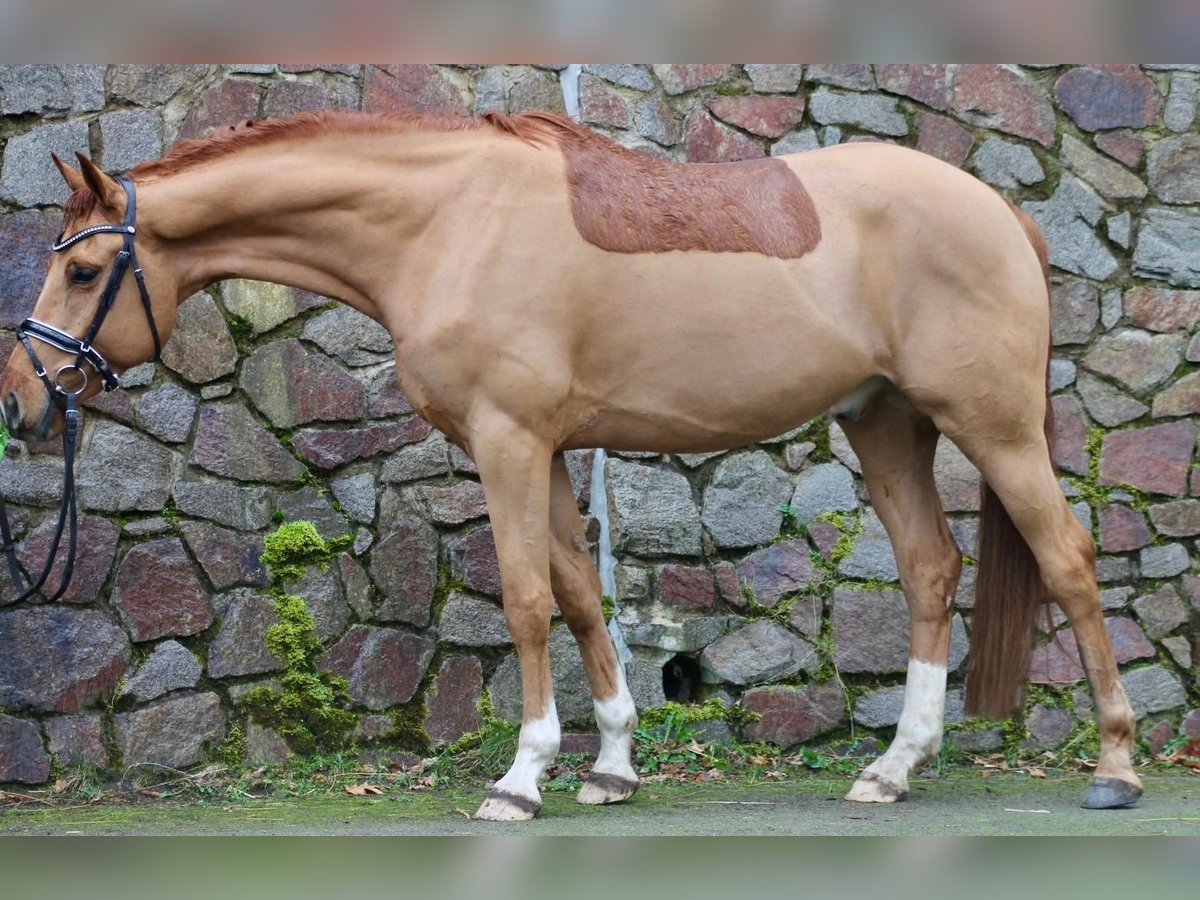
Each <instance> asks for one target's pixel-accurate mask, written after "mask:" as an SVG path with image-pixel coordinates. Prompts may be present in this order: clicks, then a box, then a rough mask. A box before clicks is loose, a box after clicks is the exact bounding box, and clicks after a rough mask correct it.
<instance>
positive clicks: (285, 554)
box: [262, 522, 353, 581]
mask: <svg viewBox="0 0 1200 900" xmlns="http://www.w3.org/2000/svg"><path fill="white" fill-rule="evenodd" d="M352 540H353V539H352V538H351V537H350V536H349V535H342V536H341V537H336V538H333V539H332V540H330V541H326V540H325V539H324V538H323V537H321V534H320V532H319V531H317V526H315V525H314V524H313V523H312V522H285V523H284V524H282V525H280V526H279V527H278V528H276V529H275V530H274V531H273V532H271V533H270V534H268V535H267V537H266V540H265V541H264V548H265V549H264V550H263V555H262V562H263V565H265V566H269V567H270V569H271V574H272V576H273V577H274V578H275V579H277V580H281V581H294V580H296V579H298V578H300V577H301V576H303V575H304V570H305V569H306V568H307V567H308V566H314V565H315V566H320V567H322V568H324V567H325V566H327V565H329V562H330V560H332V559H333V558H334V556H336V555H337V554H338V553H340V552H341V551H342V550H344V549H345V548H346V547H348V546H349V545H350V543H351V541H352Z"/></svg>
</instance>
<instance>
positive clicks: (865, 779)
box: [846, 772, 908, 803]
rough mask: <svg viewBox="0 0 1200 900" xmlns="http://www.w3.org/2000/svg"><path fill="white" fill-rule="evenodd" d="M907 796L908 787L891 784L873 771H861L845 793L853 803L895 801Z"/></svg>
mask: <svg viewBox="0 0 1200 900" xmlns="http://www.w3.org/2000/svg"><path fill="white" fill-rule="evenodd" d="M907 796H908V789H907V788H902V787H900V786H899V785H898V784H893V783H892V782H890V781H888V780H887V779H886V778H882V777H880V776H879V775H876V774H875V773H873V772H863V773H862V774H861V775H860V776H858V781H856V782H854V787H852V788H850V792H849V793H848V794H846V799H847V800H851V801H853V802H855V803H895V802H896V801H898V800H903V799H904V798H905V797H907Z"/></svg>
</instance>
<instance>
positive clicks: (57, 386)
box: [17, 178, 162, 406]
mask: <svg viewBox="0 0 1200 900" xmlns="http://www.w3.org/2000/svg"><path fill="white" fill-rule="evenodd" d="M117 181H118V182H120V185H121V187H123V188H124V189H125V199H126V204H125V221H124V222H122V223H121V224H120V225H92V226H91V227H90V228H85V229H83V230H82V231H77V232H75V233H74V234H73V235H71V236H70V237H66V238H64V237H63V236H62V235H61V234H60V235H59V236H58V239H57V240H56V241H55V242H54V243H53V244H52V245H51V246H50V249H51V250H53V251H54V252H55V253H61V252H62V251H64V250H66V249H67V248H68V247H73V246H74V245H75V244H78V243H79V242H80V241H82V240H86V239H87V238H90V237H95V236H96V235H98V234H119V235H121V236H122V237H123V238H124V242H123V244H122V246H121V249H120V251H119V252H118V253H117V258H116V260H115V261H114V262H113V267H112V271H111V272H110V273H109V275H108V283H107V284H105V285H104V293H103V294H101V295H100V305H99V306H98V307H97V308H96V315H95V316H93V317H92V324H91V325H89V326H88V330H87V334H85V335H84V337H83V340H80V339H78V338H76V337H74V336H73V335H70V334H67V332H65V331H63V330H62V329H60V328H55V327H54V326H53V325H47V324H46V323H45V322H39V321H38V320H37V319H33V318H29V319H26V320H25V321H24V322H22V323H21V324H20V326H19V327H18V328H17V339H18V340H19V341H20V342H21V344H22V345H24V347H25V352H26V353H28V354H29V360H30V362H32V363H33V369H34V372H36V373H37V376H38V378H40V379H41V380H42V384H44V385H45V386H46V390H47V391H49V392H50V396H51V398H52V399H53V400H54V402H55V403H57V404H59V406H62V405H63V399H64V398H65V397H68V396H71V395H72V394H79V393H81V392H82V391H83V389H84V388H86V387H87V373H86V372H85V371H84V370H83V368H82V364H83V363H84V362H87V363H89V364H90V365H91V367H92V368H93V369H95V370H96V374H98V375H99V376H100V380H101V381H102V382H103V383H104V390H105V391H115V390H116V389H117V388H119V387H120V386H121V382H120V380H119V379H118V378H117V376H116V374H115V373H114V372H113V370H112V368H111V367H110V366H109V365H108V363H107V362H106V361H105V359H104V357H103V356H102V355H101V354H100V351H99V350H97V349H96V348H95V347H93V346H92V341H94V340H95V339H96V335H97V334H98V333H99V331H100V326H101V325H103V324H104V320H105V319H106V318H107V317H108V313H109V311H110V310H111V309H112V307H113V303H115V302H116V299H117V292H118V291H119V290H120V289H121V282H122V281H123V280H124V278H125V270H126V269H127V268H129V266H130V265H131V264H132V266H133V277H134V280H135V281H137V286H138V293H139V294H140V295H141V298H142V308H143V309H145V310H146V321H147V322H148V323H149V325H150V335H151V337H153V338H154V359H155V361H156V362H157V361H158V359H159V357H160V356H161V355H162V344H161V342H160V341H159V338H158V326H157V325H155V324H154V309H153V307H152V306H151V305H150V293H149V292H148V291H147V290H146V280H145V278H144V277H143V276H142V267H141V266H140V265H138V261H137V251H136V250H135V249H134V246H133V238H134V235H136V234H137V225H136V221H137V193H136V192H135V191H134V188H133V182H132V181H130V180H129V179H128V178H118V179H117ZM30 338H33V339H35V340H39V341H41V342H42V343H44V344H49V345H50V346H51V347H56V348H57V349H59V350H62V351H64V352H65V353H74V354H75V362H73V363H68V364H67V365H65V366H60V367H59V369H58V371H57V372H55V373H54V378H53V380H51V378H50V376H49V375H48V374H47V372H46V367H45V366H43V365H42V361H41V360H40V359H38V356H37V353H35V352H34V350H33V344H32V343H30V340H29V339H30ZM70 372H75V373H78V374H79V375H80V376H81V378H82V382H81V383H80V385H79V387H77V388H68V387H66V386H65V385H64V384H63V382H62V378H63V374H64V373H70Z"/></svg>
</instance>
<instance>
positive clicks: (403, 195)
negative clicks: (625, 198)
mask: <svg viewBox="0 0 1200 900" xmlns="http://www.w3.org/2000/svg"><path fill="white" fill-rule="evenodd" d="M485 139H489V140H492V141H495V140H497V137H496V136H487V135H481V134H479V133H476V132H464V133H439V134H436V135H435V134H403V133H400V134H393V133H387V132H384V133H365V134H357V133H356V134H345V135H339V136H329V137H328V138H325V137H321V138H314V139H308V140H304V141H297V142H296V143H295V144H294V145H290V144H287V143H283V142H281V143H278V144H268V145H264V146H262V147H255V148H252V149H247V150H244V151H241V152H239V153H235V154H231V155H230V156H229V157H227V158H224V159H217V160H212V161H209V162H206V163H203V164H199V165H197V166H195V167H194V168H191V169H184V170H182V171H180V172H177V173H175V174H171V175H166V176H161V177H160V178H158V179H156V180H151V181H149V182H148V183H147V184H146V185H145V186H144V187H143V188H142V189H141V190H140V191H139V200H140V202H141V204H142V206H141V209H142V213H141V216H140V221H139V224H142V222H145V226H144V227H145V228H146V229H147V230H149V231H150V232H151V233H152V234H155V235H157V236H158V237H159V238H160V239H162V240H164V243H165V244H166V245H167V246H168V247H169V248H170V251H171V253H172V257H173V262H174V263H175V264H176V265H178V267H179V269H178V270H179V272H180V290H179V294H180V300H182V299H184V298H185V297H187V296H190V294H191V293H193V292H195V291H196V290H199V289H200V288H202V287H204V286H205V285H207V284H210V283H212V282H214V281H218V280H221V279H225V278H250V279H255V280H260V281H271V282H275V283H279V284H287V285H292V286H294V287H299V288H303V289H305V290H309V291H313V292H314V293H318V294H322V295H324V296H329V297H336V298H338V299H340V300H343V301H345V302H347V303H349V304H350V305H352V306H355V307H357V308H358V309H360V310H361V311H363V312H365V313H367V314H368V315H370V316H372V317H373V318H376V319H380V320H382V316H381V314H380V310H379V309H378V307H377V299H378V298H379V296H380V295H381V292H382V291H383V290H385V288H386V287H387V286H388V285H390V284H392V283H394V281H395V279H396V277H397V276H398V275H402V274H403V269H404V266H405V255H406V254H405V250H406V247H408V246H409V245H411V244H413V243H414V242H415V241H416V239H417V238H418V237H419V236H420V234H421V232H422V230H423V228H424V227H425V225H426V223H427V222H428V221H429V219H430V218H431V216H432V215H433V212H434V210H436V209H437V208H438V207H439V206H440V205H442V204H443V203H444V202H446V199H447V198H448V197H450V196H452V195H453V193H454V190H455V185H456V184H460V183H461V182H462V181H463V179H465V178H469V177H471V170H472V159H473V156H474V151H476V150H477V149H478V147H479V146H480V144H481V141H483V140H485Z"/></svg>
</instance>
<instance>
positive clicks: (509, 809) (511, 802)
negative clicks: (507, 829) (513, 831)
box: [475, 790, 542, 822]
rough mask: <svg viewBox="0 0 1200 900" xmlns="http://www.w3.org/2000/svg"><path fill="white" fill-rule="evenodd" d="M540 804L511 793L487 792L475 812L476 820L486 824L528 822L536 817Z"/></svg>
mask: <svg viewBox="0 0 1200 900" xmlns="http://www.w3.org/2000/svg"><path fill="white" fill-rule="evenodd" d="M541 808H542V804H541V802H540V801H538V800H530V799H529V798H528V797H522V796H521V795H520V794H514V793H512V792H511V791H497V790H491V791H488V795H487V799H486V800H484V801H483V803H481V804H480V805H479V809H477V810H475V818H476V819H484V820H485V821H488V822H528V821H529V820H530V819H532V818H533V817H534V816H536V815H537V813H538V810H540V809H541Z"/></svg>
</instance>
